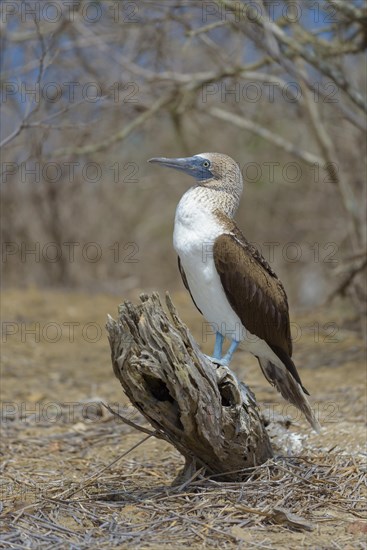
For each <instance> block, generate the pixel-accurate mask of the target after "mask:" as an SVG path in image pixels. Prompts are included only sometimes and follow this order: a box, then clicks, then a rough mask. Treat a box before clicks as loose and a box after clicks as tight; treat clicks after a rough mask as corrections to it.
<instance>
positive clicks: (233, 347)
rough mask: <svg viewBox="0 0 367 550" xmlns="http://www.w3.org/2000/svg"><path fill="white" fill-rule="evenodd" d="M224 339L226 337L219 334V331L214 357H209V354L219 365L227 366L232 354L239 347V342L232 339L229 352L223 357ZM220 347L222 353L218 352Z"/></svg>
mask: <svg viewBox="0 0 367 550" xmlns="http://www.w3.org/2000/svg"><path fill="white" fill-rule="evenodd" d="M223 340H224V337H223V336H222V335H221V334H219V332H217V334H216V338H215V347H214V357H209V356H207V357H208V359H210V360H211V361H213V363H216V364H217V365H222V366H227V365H229V363H230V362H231V359H232V355H233V354H234V352H235V351H236V349H237V348H238V345H239V342H238V341H237V340H232V342H231V345H230V346H229V348H228V351H227V353H226V354H225V355H224V356H223V357H221V355H222V346H223ZM219 349H220V353H218V352H219Z"/></svg>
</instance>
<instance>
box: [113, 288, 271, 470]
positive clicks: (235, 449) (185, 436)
mask: <svg viewBox="0 0 367 550" xmlns="http://www.w3.org/2000/svg"><path fill="white" fill-rule="evenodd" d="M141 301H142V303H141V304H139V305H137V306H135V305H133V304H131V303H130V302H125V303H124V304H122V305H121V306H120V308H119V318H118V320H117V321H115V320H113V319H112V318H111V317H109V319H108V322H107V330H108V334H109V341H110V346H111V354H112V364H113V369H114V372H115V375H116V376H117V378H118V379H119V381H120V382H121V385H122V387H123V388H124V390H125V392H126V394H127V396H128V397H129V399H130V401H131V403H132V404H133V405H134V406H135V407H136V408H137V409H138V410H139V411H140V412H141V413H142V414H143V415H144V416H145V417H146V418H147V419H148V421H149V422H150V423H151V425H152V426H153V427H154V428H155V435H156V437H158V438H162V439H165V440H166V441H169V442H170V443H172V445H174V446H175V447H176V449H178V451H179V452H180V453H181V454H182V455H183V456H184V457H185V459H186V464H185V467H184V470H183V472H182V473H181V475H180V476H179V479H180V480H183V479H189V478H190V477H191V476H192V475H194V474H195V472H196V471H197V470H199V469H200V468H201V469H202V471H203V472H205V473H206V474H207V475H211V474H216V475H217V476H218V475H219V478H221V479H227V480H239V479H243V478H244V477H245V472H244V471H243V470H244V469H246V468H249V467H253V466H255V465H258V464H261V463H263V462H264V461H266V460H267V459H268V458H269V457H271V456H272V448H271V444H270V441H269V438H268V435H267V433H266V431H265V428H264V423H263V421H262V419H261V417H260V414H259V410H258V408H257V405H256V401H255V396H254V394H253V393H252V392H251V390H250V389H249V388H248V387H247V386H246V385H245V384H243V383H241V382H239V381H238V379H237V378H236V376H235V375H234V373H233V372H231V370H230V369H229V368H227V367H222V366H217V365H214V364H213V363H212V362H211V361H210V360H208V359H207V358H206V357H205V356H204V355H203V354H202V353H201V351H200V349H199V347H198V346H197V344H196V342H195V341H194V339H193V337H192V336H191V334H190V332H189V331H188V329H187V327H186V326H185V325H184V324H183V323H182V321H181V320H180V319H179V317H178V315H177V312H176V309H175V307H174V305H173V304H172V302H171V299H170V297H169V296H168V295H167V297H166V303H167V307H168V310H169V313H170V315H171V318H172V321H170V320H169V318H168V316H167V314H166V313H165V311H164V309H163V307H162V304H161V302H160V299H159V295H158V294H156V293H155V294H153V295H152V296H150V297H148V296H147V295H142V296H141Z"/></svg>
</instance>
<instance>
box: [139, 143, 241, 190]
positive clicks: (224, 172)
mask: <svg viewBox="0 0 367 550" xmlns="http://www.w3.org/2000/svg"><path fill="white" fill-rule="evenodd" d="M148 162H152V163H156V164H161V165H162V166H167V167H168V168H174V169H175V170H180V171H183V172H186V174H189V175H190V176H192V177H193V178H195V180H196V182H197V185H200V186H203V187H208V188H220V189H221V190H224V189H225V190H227V191H229V192H230V191H233V192H236V193H241V191H242V185H243V183H242V175H241V170H240V167H239V166H238V164H237V162H235V161H234V160H233V159H231V157H228V156H227V155H222V154H220V153H200V154H198V155H194V156H193V157H184V158H165V157H159V158H152V159H150V160H149V161H148Z"/></svg>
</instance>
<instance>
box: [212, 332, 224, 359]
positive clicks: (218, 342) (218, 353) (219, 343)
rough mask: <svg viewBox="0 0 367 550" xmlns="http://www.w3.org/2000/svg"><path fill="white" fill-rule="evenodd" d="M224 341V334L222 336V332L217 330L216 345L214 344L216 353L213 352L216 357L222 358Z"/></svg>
mask: <svg viewBox="0 0 367 550" xmlns="http://www.w3.org/2000/svg"><path fill="white" fill-rule="evenodd" d="M223 341H224V336H222V335H221V333H220V332H217V333H216V334H215V345H214V353H213V358H214V359H221V358H222V353H223V352H222V348H223Z"/></svg>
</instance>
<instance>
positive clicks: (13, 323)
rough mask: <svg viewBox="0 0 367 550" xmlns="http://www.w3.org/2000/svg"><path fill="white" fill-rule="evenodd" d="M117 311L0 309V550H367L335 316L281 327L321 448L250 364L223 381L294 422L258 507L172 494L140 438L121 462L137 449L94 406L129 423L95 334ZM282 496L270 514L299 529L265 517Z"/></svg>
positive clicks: (356, 376)
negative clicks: (287, 331) (278, 512)
mask: <svg viewBox="0 0 367 550" xmlns="http://www.w3.org/2000/svg"><path fill="white" fill-rule="evenodd" d="M129 298H132V299H134V300H137V295H135V296H129ZM173 299H174V302H175V304H176V306H177V307H178V310H179V313H180V315H181V317H182V318H183V320H184V321H185V322H186V323H187V324H188V325H189V326H190V328H191V329H192V332H193V334H194V336H195V337H196V339H197V340H198V342H199V343H201V345H202V347H203V348H204V350H205V351H207V352H210V349H211V346H212V342H213V339H212V337H207V336H205V327H204V326H203V324H202V319H201V318H200V316H199V314H197V313H196V311H195V309H194V308H193V306H192V305H191V303H190V299H189V298H188V297H187V295H186V294H185V293H178V294H175V295H174V296H173ZM120 301H122V298H121V299H120V300H119V298H118V297H116V296H109V295H87V294H81V293H76V292H67V291H50V290H45V291H42V290H38V289H36V288H29V289H24V290H19V289H10V290H8V291H7V292H6V293H4V294H3V296H2V377H1V382H2V384H1V392H2V454H3V456H2V466H1V470H2V478H1V497H2V498H1V501H2V519H3V521H2V527H1V529H2V534H1V539H0V547H1V548H51V547H52V548H64V547H67V548H87V547H88V548H91V547H95V548H111V547H114V548H115V547H116V548H131V547H134V546H135V547H141V548H158V547H160V548H162V547H167V548H173V547H174V548H180V547H188V546H191V547H195V548H205V547H208V548H209V547H219V546H221V547H223V546H225V547H242V548H280V547H285V548H299V547H307V548H325V549H326V548H366V537H367V524H366V523H365V517H366V503H365V500H363V495H364V497H365V496H366V492H365V488H366V478H365V459H366V449H365V443H366V425H365V418H364V414H365V403H366V399H365V388H366V370H365V356H364V352H363V342H362V340H361V337H360V335H359V334H358V331H357V330H356V327H357V323H356V321H355V320H354V319H353V314H352V313H351V312H348V311H346V310H345V306H344V305H343V304H340V305H339V306H334V307H333V308H328V309H323V310H318V311H313V312H307V313H305V312H303V313H298V314H297V316H293V318H292V321H293V323H294V324H293V328H292V333H293V336H294V339H295V343H294V347H295V353H294V359H295V363H296V364H297V365H298V366H299V370H300V373H301V377H302V379H303V383H304V385H305V386H306V387H307V388H308V390H309V391H310V393H311V396H312V403H313V406H314V408H315V410H316V412H317V414H318V417H319V420H320V422H321V424H322V426H323V429H322V433H321V434H319V435H316V434H315V433H313V432H311V431H310V430H309V428H308V426H307V425H306V423H305V422H304V421H303V419H301V418H300V417H299V415H298V414H297V412H296V411H295V410H294V409H293V408H292V407H289V406H288V405H287V404H286V403H284V402H283V401H282V400H281V398H280V397H278V395H277V394H276V392H275V390H274V389H273V388H272V387H271V386H269V385H268V383H267V382H266V380H265V379H264V378H263V376H262V374H261V372H260V369H259V367H258V366H257V362H256V360H255V359H253V358H252V357H250V356H247V355H246V354H245V353H244V352H241V351H240V352H238V353H237V354H236V356H235V359H234V361H233V365H232V367H233V369H234V370H235V371H236V373H237V374H238V375H239V376H240V377H241V378H242V379H243V380H245V381H246V382H247V383H248V384H249V385H250V387H251V388H252V389H253V390H254V392H255V394H256V396H257V399H258V401H259V403H261V405H262V407H263V408H264V409H267V410H268V411H275V412H277V413H281V414H287V415H288V416H290V418H291V419H292V424H291V427H290V434H294V435H291V436H290V438H289V440H288V442H287V443H286V444H285V447H284V452H283V454H284V455H285V458H284V457H283V459H282V460H283V461H285V462H283V463H282V464H283V466H282V468H283V469H284V470H285V473H284V476H285V477H284V478H282V477H281V476H280V477H279V472H280V471H282V470H281V469H280V470H278V469H277V466H274V467H273V466H269V469H268V470H267V472H268V473H267V474H266V475H267V476H268V477H267V479H268V484H269V497H268V500H266V498H265V497H264V495H263V493H261V494H262V496H261V495H260V493H259V495H258V497H257V496H256V495H257V493H256V491H255V489H254V490H253V491H252V490H251V489H250V487H251V485H250V484H249V486H248V492H246V491H247V490H246V487H239V486H237V487H230V486H228V487H225V484H217V485H215V487H213V486H212V485H210V482H207V481H205V482H204V481H203V482H200V480H196V483H194V484H193V485H192V486H189V487H185V488H182V490H181V491H177V489H175V490H172V489H171V487H170V484H171V481H172V480H173V479H174V477H175V475H176V474H177V473H178V471H179V470H180V467H181V466H182V460H181V457H180V456H179V455H178V453H177V452H176V451H175V450H174V449H173V448H171V447H170V446H169V445H168V444H166V443H162V442H161V441H159V440H155V439H152V438H150V439H148V440H147V441H145V442H143V443H141V445H139V446H137V447H136V448H135V449H133V450H131V451H130V452H129V453H127V454H126V455H125V456H123V457H122V458H120V459H119V457H121V456H122V455H123V454H124V453H126V452H127V451H129V450H130V449H131V448H132V447H133V446H134V445H136V444H138V443H139V442H140V441H141V440H142V439H143V434H141V433H136V432H135V431H134V430H132V429H131V428H129V427H128V426H126V425H124V424H122V423H120V422H117V421H116V419H115V418H113V417H112V416H111V415H110V414H109V413H108V412H107V411H105V410H104V409H103V407H101V406H100V405H99V404H98V401H100V400H102V401H104V402H107V403H109V404H110V405H112V406H115V407H119V410H122V411H124V414H128V415H129V416H130V417H131V418H135V419H137V420H138V421H141V419H140V417H139V416H138V415H137V414H135V413H134V411H133V410H132V408H131V407H130V406H129V403H128V401H127V399H126V397H125V396H124V395H123V392H122V389H121V388H120V385H119V383H118V381H117V380H116V379H115V378H114V375H113V372H112V367H111V362H110V354H109V346H108V341H107V338H106V333H105V329H104V325H105V319H106V315H107V313H110V314H111V315H112V316H116V311H117V306H118V303H119V302H120ZM114 460H116V463H114V464H112V465H111V466H109V464H110V463H112V462H113V461H114ZM294 460H298V462H294ZM307 461H308V462H307ZM294 468H297V471H298V472H299V473H298V474H296V473H295V470H294ZM282 475H283V474H282ZM299 478H300V479H299ZM306 478H307V480H306ZM208 483H209V485H208ZM281 483H283V484H284V487H282V490H283V489H284V491H283V493H282V498H281V502H280V505H281V506H282V507H283V508H285V509H287V510H289V512H292V513H296V514H297V515H298V516H299V517H301V518H302V520H304V521H306V522H307V523H308V527H307V528H306V527H305V528H302V527H300V528H297V527H295V526H294V525H293V526H292V525H291V524H290V523H289V522H281V521H275V520H274V518H273V519H272V518H271V517H270V516H269V514H268V515H267V512H266V511H267V510H269V506H270V504H271V502H270V501H269V499H271V498H272V495H273V496H274V498H276V497H277V495H278V494H279V493H276V492H274V491H275V490H277V491H278V490H279V485H280V484H281ZM307 483H309V484H310V485H309V488H308V487H307ZM242 485H243V484H242ZM277 485H278V488H277V489H276V486H277ZM254 487H255V485H254ZM320 487H322V488H323V491H324V492H322V491H321V489H320ZM255 488H256V487H255ZM285 488H287V491H286V490H285ZM301 488H303V489H302V491H303V492H302V493H301V492H300V491H301ZM251 491H252V492H251ZM305 491H306V493H305ZM307 491H309V495H310V496H309V498H308V499H306V500H304V499H305V494H307ZM333 495H334V497H335V498H334V497H333ZM170 499H171V500H170ZM264 499H265V500H264ZM302 499H303V500H302ZM269 502H270V504H269ZM305 502H306V504H305ZM278 504H279V503H278ZM241 506H242V508H241ZM204 510H205V511H206V512H205V514H204V512H203V511H204ZM241 510H242V511H241ZM264 511H265V512H264ZM207 514H209V515H207ZM254 518H255V519H254ZM1 541H2V542H1Z"/></svg>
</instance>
